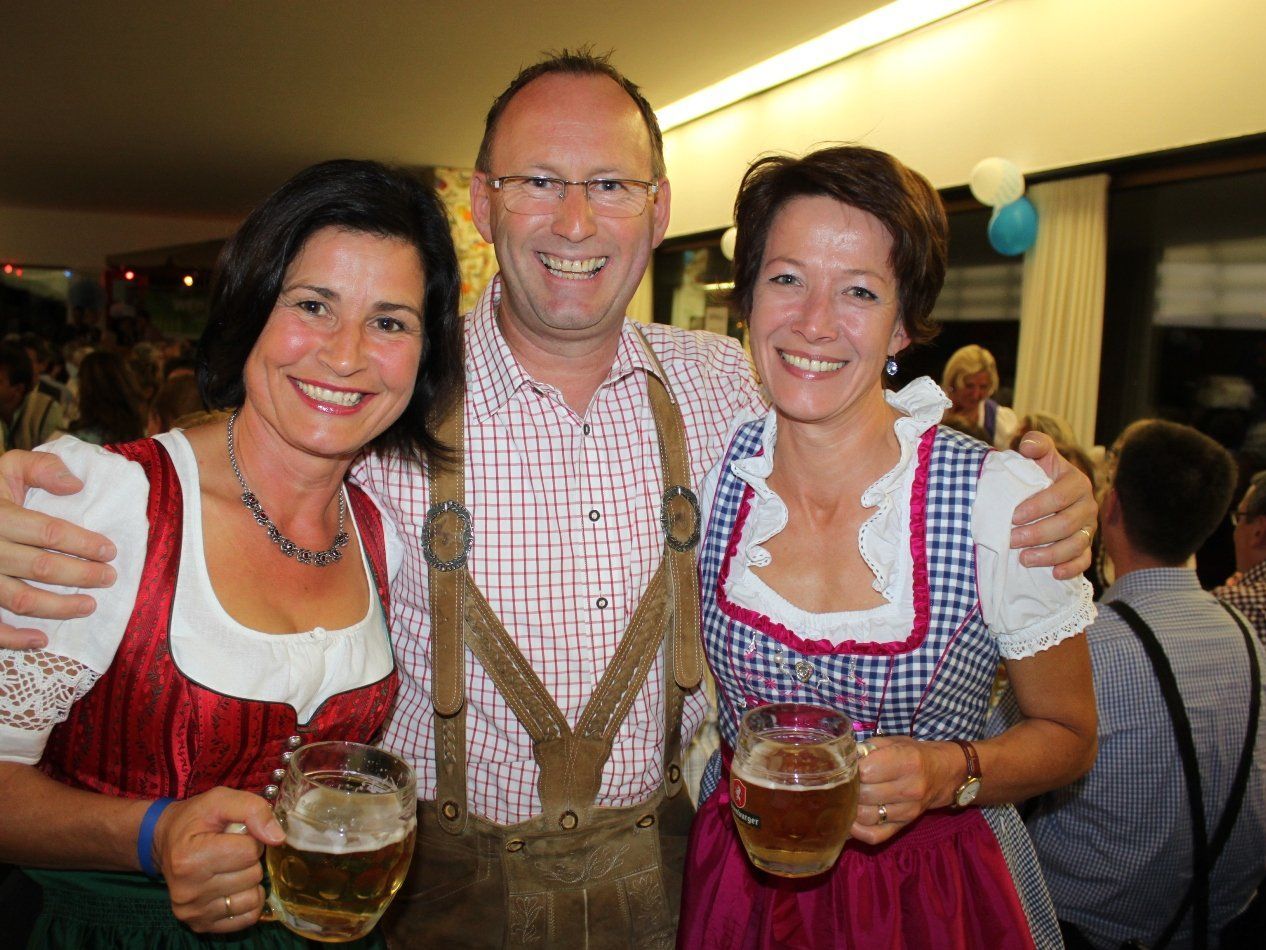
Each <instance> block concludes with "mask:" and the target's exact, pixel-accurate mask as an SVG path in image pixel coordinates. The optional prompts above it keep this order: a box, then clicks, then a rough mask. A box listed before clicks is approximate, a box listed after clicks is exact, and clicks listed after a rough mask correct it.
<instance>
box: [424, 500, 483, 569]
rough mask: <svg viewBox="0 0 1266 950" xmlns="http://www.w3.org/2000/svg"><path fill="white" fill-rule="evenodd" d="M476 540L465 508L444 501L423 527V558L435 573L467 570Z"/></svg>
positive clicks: (452, 502)
mask: <svg viewBox="0 0 1266 950" xmlns="http://www.w3.org/2000/svg"><path fill="white" fill-rule="evenodd" d="M474 537H475V532H474V527H473V523H472V521H471V517H470V512H469V511H468V510H467V508H466V506H465V505H463V504H461V503H459V502H456V501H442V502H440V503H439V504H436V505H432V506H431V507H430V508H429V509H428V510H427V512H426V521H425V522H424V523H423V526H422V554H423V556H424V557H425V558H426V563H427V564H429V565H430V566H431V569H432V570H435V571H444V572H447V571H455V570H457V569H459V568H461V567H465V565H466V557H467V555H468V554H470V544H471V541H473V540H474ZM446 555H447V556H446Z"/></svg>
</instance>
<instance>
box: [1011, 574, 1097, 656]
mask: <svg viewBox="0 0 1266 950" xmlns="http://www.w3.org/2000/svg"><path fill="white" fill-rule="evenodd" d="M1086 586H1087V587H1089V586H1090V585H1089V584H1087V585H1086ZM1097 615H1098V610H1097V608H1096V607H1095V605H1094V601H1093V600H1091V599H1090V597H1089V596H1086V595H1083V596H1082V598H1081V599H1080V600H1078V601H1077V606H1076V610H1075V612H1074V613H1073V614H1071V615H1070V616H1067V617H1064V618H1063V619H1062V620H1060V621H1059V622H1058V623H1055V624H1053V625H1051V626H1048V627H1038V628H1036V629H1032V628H1030V629H1028V630H1021V631H1019V632H1018V633H999V632H998V631H992V632H993V637H994V639H995V640H996V641H997V642H998V652H999V653H1001V654H1002V657H1003V659H1006V660H1023V659H1027V658H1028V657H1030V656H1036V655H1037V654H1039V653H1041V652H1042V651H1043V650H1049V649H1050V648H1051V647H1053V646H1057V645H1059V644H1060V643H1062V642H1063V641H1065V640H1067V639H1068V638H1069V637H1072V636H1076V635H1077V634H1079V633H1081V632H1082V631H1083V630H1085V629H1086V628H1087V627H1089V626H1090V625H1091V624H1092V623H1094V619H1095V617H1096V616H1097Z"/></svg>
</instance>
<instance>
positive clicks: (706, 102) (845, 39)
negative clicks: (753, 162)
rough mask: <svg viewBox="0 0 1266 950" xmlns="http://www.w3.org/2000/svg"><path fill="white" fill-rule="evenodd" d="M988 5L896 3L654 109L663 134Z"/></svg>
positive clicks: (973, 0) (954, 0)
mask: <svg viewBox="0 0 1266 950" xmlns="http://www.w3.org/2000/svg"><path fill="white" fill-rule="evenodd" d="M983 2H984V0H895V2H893V3H889V4H887V5H886V6H882V7H880V8H879V9H877V10H872V11H871V12H870V13H867V14H866V15H865V16H861V17H858V18H857V19H856V20H850V21H849V22H848V23H845V24H844V25H843V26H838V27H836V28H835V29H834V30H831V31H829V32H827V33H823V34H822V35H821V36H818V37H815V38H814V39H811V40H809V41H807V42H805V43H801V44H800V45H799V46H793V47H792V48H791V49H789V50H785V51H784V52H781V53H779V54H777V55H776V56H771V57H770V58H769V59H767V60H765V61H763V62H760V63H757V64H756V65H755V66H749V67H748V68H747V69H744V70H743V71H741V72H737V73H735V74H734V75H733V76H728V77H726V78H725V79H722V80H721V81H720V82H717V83H713V84H712V85H711V86H706V87H705V88H703V89H700V90H699V91H698V92H695V93H691V94H690V95H688V96H686V97H685V98H684V99H678V100H677V101H676V102H673V103H670V104H669V105H666V106H664V108H662V109H656V110H655V114H656V116H657V117H658V118H659V125H660V128H662V129H663V130H664V131H665V132H667V131H668V130H669V129H673V128H676V127H677V126H680V125H685V124H686V123H687V122H693V121H694V120H695V119H699V118H702V117H703V116H705V115H708V114H709V113H712V112H716V111H717V110H718V109H724V108H725V107H726V106H729V105H733V104H734V103H736V102H739V101H741V100H743V99H746V98H748V97H749V96H754V95H756V94H757V93H761V92H764V91H765V90H767V89H772V88H774V87H775V86H780V85H782V84H783V83H785V82H789V81H790V80H792V79H796V78H798V77H800V76H804V75H806V74H808V73H811V72H813V71H814V70H817V69H821V68H822V67H823V66H829V65H831V64H832V63H838V62H839V61H840V60H843V59H847V58H848V57H850V56H853V55H855V54H856V53H860V52H862V51H863V50H867V49H871V48H872V47H875V46H878V45H880V44H881V43H886V42H888V41H889V40H893V39H896V38H897V37H899V36H904V35H905V34H907V33H911V32H913V31H914V30H917V29H920V28H921V27H925V26H927V25H929V24H931V23H935V22H937V21H938V20H944V19H945V18H946V17H949V16H953V15H954V14H955V13H959V12H961V11H963V10H966V9H967V8H968V7H974V6H977V5H979V4H981V3H983Z"/></svg>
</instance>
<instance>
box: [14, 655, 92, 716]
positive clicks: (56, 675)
mask: <svg viewBox="0 0 1266 950" xmlns="http://www.w3.org/2000/svg"><path fill="white" fill-rule="evenodd" d="M100 678H101V674H100V673H98V672H96V671H95V670H92V669H89V668H88V667H86V666H84V665H83V664H82V663H80V662H78V661H77V660H72V659H69V658H68V657H64V656H58V655H57V654H56V653H46V652H44V651H42V650H41V651H34V650H33V651H31V652H29V653H23V652H19V651H8V652H6V653H4V654H3V655H0V726H9V727H10V728H13V729H20V730H22V731H24V732H36V733H39V732H47V731H49V730H50V729H52V728H53V727H54V726H56V725H57V724H58V723H60V722H65V721H66V717H67V716H68V715H69V714H70V707H71V706H73V705H74V704H75V703H77V702H79V700H81V699H83V697H84V696H85V695H87V693H88V690H90V689H92V687H93V684H95V683H96V682H97V680H98V679H100Z"/></svg>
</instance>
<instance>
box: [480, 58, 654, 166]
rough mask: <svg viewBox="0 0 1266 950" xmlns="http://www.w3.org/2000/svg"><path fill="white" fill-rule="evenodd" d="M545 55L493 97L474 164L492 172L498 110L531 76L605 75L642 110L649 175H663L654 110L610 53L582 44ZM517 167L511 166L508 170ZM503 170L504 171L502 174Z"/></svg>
mask: <svg viewBox="0 0 1266 950" xmlns="http://www.w3.org/2000/svg"><path fill="white" fill-rule="evenodd" d="M545 57H546V58H545V59H543V60H541V61H540V62H539V63H533V64H532V65H531V66H527V67H524V68H523V69H521V70H520V71H519V74H518V75H517V76H515V77H514V78H513V79H512V80H510V85H508V86H506V88H505V91H503V92H502V93H501V95H499V96H497V98H496V99H495V100H493V103H492V107H491V108H490V109H489V110H488V117H487V118H486V119H485V120H484V138H483V141H482V142H480V143H479V155H478V157H477V158H476V159H475V168H477V169H478V170H479V171H481V172H484V173H486V174H491V173H492V155H491V152H492V139H493V136H494V135H495V134H496V132H497V122H498V121H499V120H500V119H501V113H503V112H505V110H506V106H508V105H509V104H510V100H511V99H513V98H514V97H515V96H516V95H518V93H519V91H520V90H521V89H522V88H523V87H524V86H526V85H527V84H528V83H530V82H532V80H534V79H540V78H541V77H542V76H550V75H553V74H555V73H561V74H562V75H565V76H606V77H607V78H608V79H610V80H611V81H612V82H614V83H616V84H617V85H618V86H619V87H620V88H621V89H623V90H624V91H625V92H626V93H628V96H629V98H630V99H632V100H633V104H634V105H636V106H637V111H638V112H640V113H641V114H642V121H643V122H645V123H646V131H647V132H648V133H649V134H650V137H651V176H652V177H653V178H656V179H659V178H663V177H664V174H665V170H666V166H665V164H664V135H663V133H662V132H660V130H659V119H657V118H656V117H655V110H654V109H652V108H651V104H650V103H649V102H647V101H646V97H645V96H644V95H642V91H641V90H640V89H639V88H638V87H637V85H636V84H634V83H633V82H631V81H630V80H629V79H627V78H626V77H625V76H624V74H623V73H621V72H620V71H619V70H618V69H616V68H615V67H614V66H612V65H611V54H610V53H602V54H597V53H595V52H594V51H593V48H592V47H589V46H582V47H581V48H580V49H561V50H558V51H556V52H555V51H552V50H551V51H550V52H547V53H546V54H545ZM516 170H517V169H511V171H516ZM504 173H505V172H504V171H503V172H502V174H504Z"/></svg>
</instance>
